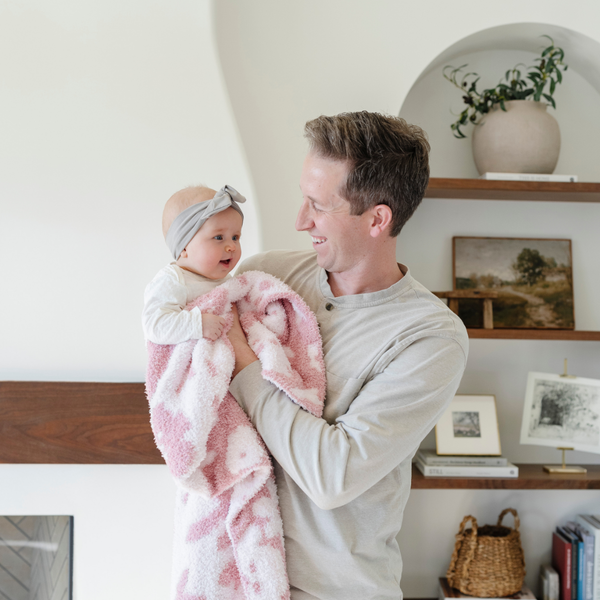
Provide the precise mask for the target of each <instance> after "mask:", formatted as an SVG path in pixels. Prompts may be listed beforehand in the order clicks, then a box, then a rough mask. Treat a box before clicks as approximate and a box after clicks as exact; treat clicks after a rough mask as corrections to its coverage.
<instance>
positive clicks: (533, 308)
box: [452, 237, 575, 329]
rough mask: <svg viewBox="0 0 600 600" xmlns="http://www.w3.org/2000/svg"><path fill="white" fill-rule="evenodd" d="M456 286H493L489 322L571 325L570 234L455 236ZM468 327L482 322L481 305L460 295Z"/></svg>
mask: <svg viewBox="0 0 600 600" xmlns="http://www.w3.org/2000/svg"><path fill="white" fill-rule="evenodd" d="M452 241H453V283H454V289H455V290H470V289H472V290H490V291H495V292H498V297H497V298H494V300H493V315H494V328H509V329H518V328H523V329H575V315H574V310H573V266H572V259H571V240H563V239H536V238H491V237H454V238H453V239H452ZM459 316H460V318H461V319H462V320H463V322H464V323H465V325H466V326H467V327H473V328H477V327H482V323H483V306H482V303H481V302H480V301H478V300H467V299H465V300H461V301H460V303H459Z"/></svg>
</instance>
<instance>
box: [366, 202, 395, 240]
mask: <svg viewBox="0 0 600 600" xmlns="http://www.w3.org/2000/svg"><path fill="white" fill-rule="evenodd" d="M371 214H372V220H371V229H370V234H371V237H378V236H379V235H381V234H382V233H384V232H385V231H388V232H389V230H390V228H391V224H392V209H391V208H390V207H389V206H388V205H387V204H377V205H376V206H374V207H373V208H371Z"/></svg>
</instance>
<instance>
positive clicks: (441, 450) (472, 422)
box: [435, 395, 501, 456]
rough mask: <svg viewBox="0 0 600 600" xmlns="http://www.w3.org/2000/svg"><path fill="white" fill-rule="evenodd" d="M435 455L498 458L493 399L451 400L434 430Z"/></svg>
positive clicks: (456, 398)
mask: <svg viewBox="0 0 600 600" xmlns="http://www.w3.org/2000/svg"><path fill="white" fill-rule="evenodd" d="M435 445H436V452H437V454H446V455H482V456H499V455H500V454H501V451H500V432H499V430H498V416H497V414H496V398H495V397H494V396H470V395H457V396H454V398H453V399H452V402H451V403H450V406H449V407H448V408H447V409H446V412H445V413H444V414H443V415H442V417H441V419H440V420H439V421H438V424H437V425H436V426H435Z"/></svg>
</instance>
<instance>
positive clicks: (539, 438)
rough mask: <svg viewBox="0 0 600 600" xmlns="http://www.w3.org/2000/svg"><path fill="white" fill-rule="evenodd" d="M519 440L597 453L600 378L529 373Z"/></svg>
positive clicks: (599, 439)
mask: <svg viewBox="0 0 600 600" xmlns="http://www.w3.org/2000/svg"><path fill="white" fill-rule="evenodd" d="M520 441H521V444H533V445H536V446H551V447H553V448H561V447H569V448H573V449H574V450H582V451H584V452H593V453H595V454H600V380H598V379H587V378H584V377H574V376H567V377H565V376H564V375H557V374H555V373H538V372H530V373H529V374H528V376H527V388H526V391H525V403H524V406H523V420H522V423H521V439H520Z"/></svg>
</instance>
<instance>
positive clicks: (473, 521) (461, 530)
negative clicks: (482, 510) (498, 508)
mask: <svg viewBox="0 0 600 600" xmlns="http://www.w3.org/2000/svg"><path fill="white" fill-rule="evenodd" d="M510 510H512V509H510ZM469 521H471V524H472V530H473V533H472V535H477V519H476V518H475V517H474V516H473V515H467V516H466V517H465V518H464V519H463V520H462V522H461V524H460V527H459V528H458V534H457V537H458V536H459V535H462V534H463V533H464V532H465V527H466V525H467V523H468V522H469Z"/></svg>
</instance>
